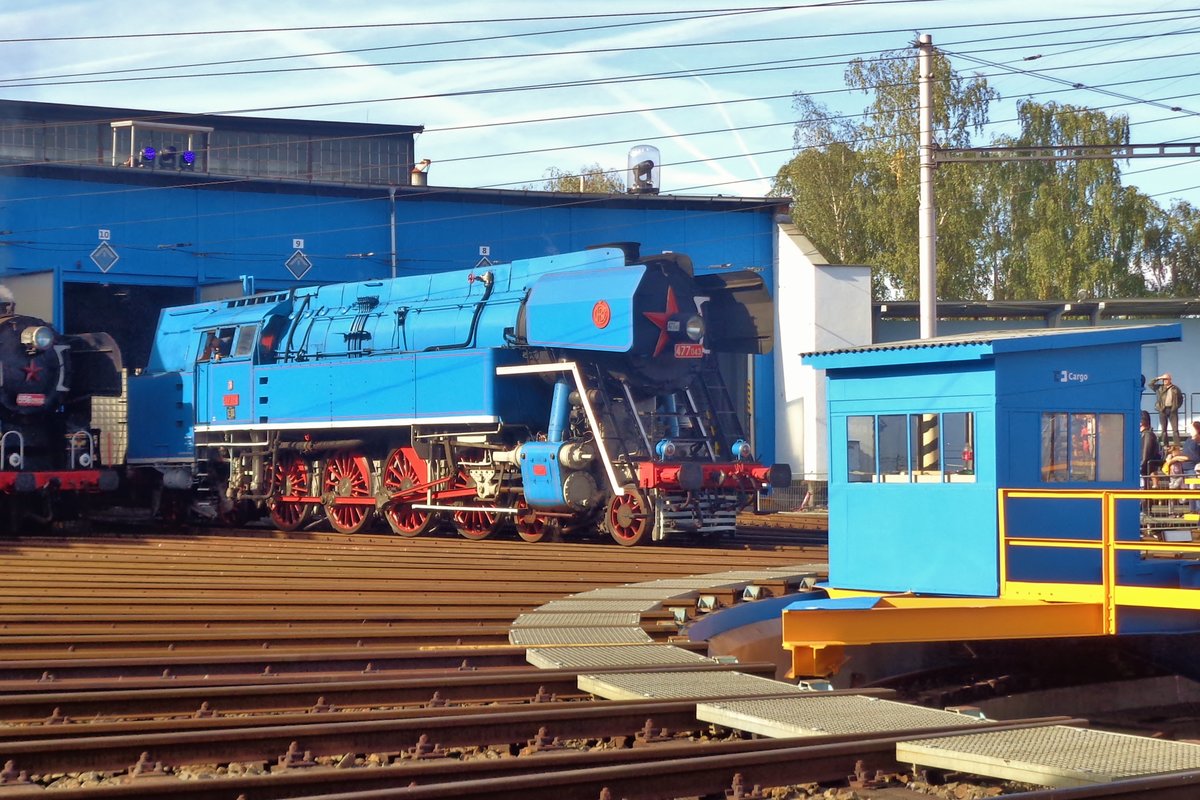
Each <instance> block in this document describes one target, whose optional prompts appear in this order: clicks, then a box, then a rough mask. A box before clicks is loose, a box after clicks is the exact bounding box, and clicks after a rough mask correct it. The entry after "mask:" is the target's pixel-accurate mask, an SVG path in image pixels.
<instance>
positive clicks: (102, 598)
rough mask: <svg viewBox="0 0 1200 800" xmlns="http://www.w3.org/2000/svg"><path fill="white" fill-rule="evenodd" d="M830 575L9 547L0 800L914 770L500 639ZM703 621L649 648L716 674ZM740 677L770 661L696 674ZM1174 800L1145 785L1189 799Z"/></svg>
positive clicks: (247, 547) (275, 547)
mask: <svg viewBox="0 0 1200 800" xmlns="http://www.w3.org/2000/svg"><path fill="white" fill-rule="evenodd" d="M772 535H777V534H772ZM598 555H602V556H603V557H597V556H598ZM823 556H824V553H823V550H821V549H819V548H812V547H807V546H797V545H796V544H791V545H784V544H778V543H770V544H761V543H760V544H755V545H749V546H747V545H746V543H744V542H742V543H739V544H732V545H730V546H727V547H726V548H704V547H663V548H644V549H636V548H634V549H628V548H617V547H596V546H594V545H589V544H558V543H539V544H537V545H529V544H526V543H521V542H493V541H489V542H469V541H465V540H456V539H448V538H447V539H442V538H439V537H430V538H428V539H417V540H402V539H397V538H394V537H387V536H380V537H354V538H346V537H342V536H337V535H332V534H329V535H327V534H306V535H303V536H295V535H292V536H290V537H286V538H283V537H280V536H278V535H276V534H274V533H272V532H265V531H252V532H251V531H248V532H239V534H238V535H226V534H220V533H204V534H190V535H179V536H158V535H146V534H141V535H123V536H95V535H94V536H92V537H90V538H88V539H77V538H55V537H48V538H33V537H27V538H21V539H17V540H13V541H9V542H5V543H2V544H0V795H2V796H3V797H5V798H25V797H34V796H38V797H42V796H45V794H44V792H45V787H47V786H53V787H54V796H57V797H62V798H66V799H67V800H70V799H71V798H75V797H88V798H92V799H93V800H106V798H118V797H120V798H135V797H162V796H166V795H169V796H172V797H177V796H178V797H189V798H191V797H195V798H201V797H203V798H218V797H220V798H229V800H235V798H238V797H243V798H245V800H254V798H281V797H318V796H327V797H338V798H360V797H361V798H367V797H390V796H397V797H400V796H403V797H456V798H458V797H521V798H536V797H555V798H566V797H579V798H592V799H593V800H594V799H595V798H603V797H613V798H617V797H630V798H632V797H662V798H666V797H675V796H695V795H713V794H716V795H721V794H723V793H726V792H728V793H729V796H731V797H747V798H750V797H754V796H755V794H754V789H753V787H754V785H755V784H760V785H762V786H783V785H789V784H804V783H813V782H822V781H828V782H844V781H845V779H846V778H845V776H846V775H854V774H861V775H865V774H867V772H870V773H871V774H874V771H875V770H883V771H885V772H888V771H893V772H896V771H903V770H904V768H903V766H902V765H899V764H897V763H895V743H896V741H899V740H900V739H902V738H906V739H913V738H919V737H922V736H932V735H937V734H943V735H944V734H946V733H949V732H951V730H950V729H948V728H947V729H943V728H924V729H911V730H905V731H900V732H896V731H889V732H888V733H887V734H886V735H883V734H880V735H874V736H863V735H855V736H847V735H843V736H818V737H811V738H808V739H804V740H795V739H781V740H759V739H746V738H745V737H744V736H743V735H739V734H737V733H736V732H734V731H730V730H728V729H723V728H721V727H720V726H713V725H711V724H707V723H702V722H700V721H698V719H697V717H696V698H694V697H689V698H686V699H670V700H654V699H643V700H603V699H599V698H597V697H594V696H592V695H590V694H589V693H588V692H586V691H583V690H581V689H580V688H579V685H580V680H579V679H580V675H581V670H579V669H535V668H534V667H531V666H530V665H529V664H528V663H526V660H525V648H523V647H515V646H513V645H511V644H509V643H508V637H507V634H508V631H509V630H510V627H511V625H512V624H513V622H514V620H516V619H517V618H518V617H520V616H521V615H523V614H529V613H530V612H532V611H534V610H535V609H537V608H538V607H539V606H541V605H542V604H544V603H546V602H550V601H554V600H558V599H560V598H563V597H567V596H571V595H574V594H577V593H581V592H585V591H588V590H592V589H597V588H600V589H603V588H606V587H608V588H612V587H622V586H625V585H627V584H630V583H636V582H641V581H655V580H671V579H688V578H690V576H695V575H702V574H710V573H716V572H723V571H726V570H738V569H747V570H749V569H769V568H771V567H791V566H793V565H796V564H818V565H819V564H820V562H821V561H822V560H823ZM758 588H760V589H762V590H763V591H764V592H765V593H766V594H767V595H770V594H772V593H779V592H782V591H785V590H786V589H787V588H789V584H786V583H785V582H780V583H778V585H776V584H773V583H771V582H770V581H766V582H765V583H764V584H763V586H760V587H758ZM712 594H713V597H715V598H717V599H716V601H715V602H716V603H717V605H718V606H719V605H722V604H734V603H737V602H739V601H740V597H739V596H738V593H737V592H736V591H733V592H724V593H722V592H713V593H712ZM756 596H757V595H756ZM710 601H711V598H710ZM705 608H706V606H703V605H702V604H700V603H699V602H697V598H695V597H692V598H690V599H689V598H687V597H685V598H683V599H682V600H679V599H677V600H674V601H672V604H670V606H667V605H664V606H663V607H662V608H656V609H652V610H649V611H644V612H642V613H641V614H640V616H639V619H640V623H639V624H640V628H641V630H642V631H644V632H645V633H646V635H647V636H648V637H649V638H650V639H651V640H652V641H660V642H665V641H668V640H671V641H674V643H675V644H676V646H678V647H681V648H682V649H684V650H690V651H692V652H698V653H704V652H706V645H705V644H704V643H702V642H688V641H686V639H685V637H684V636H683V632H684V631H686V628H687V627H688V625H689V624H690V623H691V622H692V621H693V620H694V619H696V618H697V617H699V616H702V615H703V614H704V613H706V612H705ZM606 669H609V668H607V667H589V668H588V669H587V672H588V673H603V672H604V671H605V670H606ZM613 669H615V668H613ZM672 669H673V668H670V669H668V668H662V667H621V668H620V671H621V672H631V671H633V672H639V673H648V674H649V675H652V676H654V675H658V674H659V673H668V674H663V675H662V680H663V681H670V680H672V678H671V677H670V675H669V673H670V672H671V671H672ZM734 669H736V671H737V672H738V673H741V674H743V675H751V676H753V675H758V676H763V677H772V676H773V675H774V674H775V673H776V671H777V665H776V663H775V662H773V661H763V662H751V663H745V662H743V663H740V664H736V665H735V664H731V663H708V664H703V665H698V666H697V665H692V666H689V670H692V671H696V672H701V673H709V674H716V673H724V672H728V671H731V670H734ZM781 687H782V688H783V689H787V690H788V691H794V688H793V687H788V686H786V685H782V684H781ZM856 694H862V692H861V691H859V692H856ZM868 694H871V692H868ZM874 694H875V695H876V696H879V697H887V696H890V695H891V692H890V691H888V690H876V691H875V692H874ZM705 697H706V698H707V699H710V700H711V699H720V696H719V695H718V696H714V697H709V696H707V695H706V696H705ZM1060 721H1062V720H1045V719H1030V720H1019V721H1010V722H1008V723H1004V725H1005V726H1009V727H1014V726H1015V727H1021V726H1040V725H1045V724H1048V723H1049V722H1060ZM856 770H857V772H856ZM189 778H190V779H193V780H186V779H189ZM197 778H203V779H205V780H194V779H197ZM218 778H219V779H218ZM1179 780H1182V779H1176V784H1174V785H1173V786H1172V787H1157V788H1155V787H1152V788H1155V791H1159V792H1160V793H1161V794H1160V796H1163V797H1170V796H1172V795H1171V794H1170V792H1171V791H1181V789H1180V788H1179V787H1181V786H1182V787H1184V788H1187V789H1195V788H1196V785H1197V784H1183V783H1179ZM860 796H862V797H868V796H869V795H867V794H862V795H860ZM1080 796H1081V797H1083V796H1091V795H1080ZM1095 796H1100V795H1095ZM1177 796H1183V795H1177ZM1189 796H1190V795H1189Z"/></svg>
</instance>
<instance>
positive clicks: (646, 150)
mask: <svg viewBox="0 0 1200 800" xmlns="http://www.w3.org/2000/svg"><path fill="white" fill-rule="evenodd" d="M661 163H662V156H661V155H660V154H659V152H658V148H657V147H655V146H654V145H649V144H638V145H634V146H633V147H631V148H630V149H629V180H628V185H629V189H628V192H629V194H658V187H659V165H660V164H661Z"/></svg>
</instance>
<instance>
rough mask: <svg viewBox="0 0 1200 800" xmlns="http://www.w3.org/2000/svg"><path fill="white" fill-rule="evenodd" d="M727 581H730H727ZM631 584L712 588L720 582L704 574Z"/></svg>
mask: <svg viewBox="0 0 1200 800" xmlns="http://www.w3.org/2000/svg"><path fill="white" fill-rule="evenodd" d="M726 583H729V582H728V581H726ZM629 585H630V586H644V587H647V588H656V587H657V588H661V589H681V590H684V591H686V590H689V589H711V588H712V587H713V586H720V585H722V584H720V583H714V582H713V580H712V579H711V578H705V577H703V576H701V577H697V578H673V579H670V580H667V579H663V580H658V581H642V582H641V583H631V584H629Z"/></svg>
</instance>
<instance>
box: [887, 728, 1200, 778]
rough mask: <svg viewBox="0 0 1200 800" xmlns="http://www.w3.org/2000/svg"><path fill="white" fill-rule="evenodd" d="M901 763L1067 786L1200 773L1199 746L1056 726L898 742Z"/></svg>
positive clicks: (897, 756) (897, 747)
mask: <svg viewBox="0 0 1200 800" xmlns="http://www.w3.org/2000/svg"><path fill="white" fill-rule="evenodd" d="M896 760H897V761H899V762H901V763H911V764H916V765H918V766H923V767H935V768H937V769H947V770H954V771H958V772H968V773H971V774H973V775H986V776H989V777H994V778H1001V779H1004V780H1014V781H1022V782H1024V783H1034V784H1041V785H1043V786H1049V787H1052V788H1065V787H1070V786H1091V785H1094V784H1100V783H1109V782H1111V781H1116V780H1121V779H1126V778H1136V777H1146V776H1149V775H1161V774H1165V773H1171V772H1181V771H1184V770H1194V769H1200V744H1188V743H1186V742H1172V741H1167V740H1163V739H1151V738H1149V737H1145V736H1127V735H1124V734H1119V733H1108V732H1106V731H1097V730H1092V729H1090V728H1072V727H1069V726H1066V725H1055V726H1051V727H1045V728H1028V729H1024V730H1009V731H994V732H990V733H985V732H980V733H972V734H970V735H967V736H947V737H941V738H937V739H921V740H918V741H911V742H899V743H898V744H897V745H896Z"/></svg>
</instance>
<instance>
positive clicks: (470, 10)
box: [0, 0, 1200, 206]
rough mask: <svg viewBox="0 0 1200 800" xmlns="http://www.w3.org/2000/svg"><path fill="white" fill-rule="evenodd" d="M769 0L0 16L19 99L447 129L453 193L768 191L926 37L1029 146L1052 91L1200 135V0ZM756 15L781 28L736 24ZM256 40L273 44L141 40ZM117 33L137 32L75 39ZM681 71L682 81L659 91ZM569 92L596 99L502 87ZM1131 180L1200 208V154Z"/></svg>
mask: <svg viewBox="0 0 1200 800" xmlns="http://www.w3.org/2000/svg"><path fill="white" fill-rule="evenodd" d="M759 2H761V3H763V4H764V5H762V6H755V5H754V4H753V3H750V2H736V0H725V2H713V1H712V0H678V1H677V2H657V3H654V2H646V1H645V0H642V2H636V3H635V2H628V1H627V0H606V1H605V2H600V1H599V0H577V1H576V2H574V3H562V2H557V3H552V2H543V1H542V0H523V1H522V2H513V3H507V4H496V3H492V2H482V1H479V2H476V0H447V2H443V3H440V4H433V3H421V4H417V3H398V2H391V3H379V2H365V1H363V0H339V1H338V2H336V3H334V2H312V1H310V2H300V1H299V0H293V1H292V2H287V0H283V1H280V2H273V3H269V4H262V3H249V2H232V1H231V0H210V1H209V2H207V3H205V4H202V5H196V4H170V3H165V4H151V5H144V4H143V5H134V6H129V7H118V6H114V5H113V4H112V3H111V2H105V3H101V2H98V0H74V1H72V0H66V1H65V2H55V3H45V2H28V0H0V8H3V9H4V12H5V13H4V19H5V26H4V30H3V31H2V32H0V39H4V40H5V41H3V42H0V48H2V49H0V54H2V56H3V57H2V59H0V63H3V64H4V65H5V66H4V68H3V70H2V72H0V97H4V98H7V99H14V100H21V99H28V100H38V101H46V102H59V103H77V104H94V105H113V106H123V107H132V108H146V109H154V110H165V111H178V112H184V113H203V112H214V113H230V112H234V113H248V114H252V115H255V116H280V117H290V118H309V119H330V120H346V121H355V122H380V123H394V124H413V125H424V126H425V127H426V132H425V133H424V134H422V135H420V136H419V137H418V140H417V156H418V158H429V159H431V160H432V161H433V166H432V167H431V171H430V177H431V180H430V182H431V183H432V184H434V185H443V186H464V187H472V186H494V187H514V188H515V187H519V186H523V185H526V184H530V183H536V182H538V181H540V180H541V179H542V178H543V176H544V173H545V170H546V169H547V168H548V167H552V166H553V167H558V168H562V169H567V170H572V169H575V168H577V167H579V166H581V165H583V164H591V163H599V164H601V165H602V166H604V167H606V168H614V169H615V168H620V167H623V166H624V165H625V162H626V154H627V152H628V150H629V148H630V146H631V145H632V144H634V143H637V142H645V143H648V144H653V145H654V146H656V147H658V148H659V150H660V151H661V152H662V159H663V170H662V182H663V190H664V191H666V192H675V193H685V194H725V195H743V196H758V195H762V194H765V193H766V192H767V191H768V190H769V188H770V178H771V176H772V175H773V174H774V173H775V172H776V170H777V169H778V168H779V166H780V165H781V164H783V163H784V162H785V161H786V160H787V159H788V158H789V157H790V154H791V146H792V131H793V123H794V120H795V112H794V110H793V108H792V103H791V99H790V95H791V93H792V92H795V91H805V92H809V93H813V94H815V95H816V96H817V97H818V99H820V100H821V101H822V102H824V103H826V104H827V105H829V106H830V107H831V108H833V109H834V110H835V111H838V112H842V113H855V112H858V111H860V110H861V109H862V107H863V105H864V104H865V100H866V98H865V97H864V96H863V95H861V94H856V95H851V94H849V93H848V92H845V91H842V90H843V89H844V83H843V80H842V74H843V71H844V68H845V63H846V61H847V60H848V59H850V58H853V57H856V56H858V57H870V56H872V55H874V54H877V53H879V52H882V51H884V50H890V49H898V48H903V47H905V46H907V45H908V44H909V43H910V42H911V41H912V39H913V36H914V33H916V32H925V33H930V34H932V35H933V39H934V43H935V44H936V45H938V46H940V47H942V48H944V49H945V50H946V51H948V52H949V54H950V57H951V60H952V63H953V64H954V66H955V67H956V69H958V70H959V71H960V72H963V73H968V74H969V73H974V72H981V73H984V74H986V75H987V76H988V79H989V81H990V82H991V84H992V85H993V86H994V87H995V88H996V89H997V90H998V91H999V92H1000V93H1001V95H1002V97H1003V98H1004V100H1003V102H1001V103H999V104H997V105H996V106H994V107H993V109H992V119H993V120H994V121H995V124H994V125H993V126H992V127H991V128H990V129H989V132H988V134H991V133H997V132H1005V133H1012V132H1013V131H1014V128H1013V126H1012V124H1011V122H1008V121H1009V120H1011V119H1012V117H1013V116H1014V104H1015V101H1016V100H1019V99H1020V98H1023V97H1028V96H1032V97H1034V98H1036V99H1038V100H1040V101H1050V100H1055V101H1058V102H1062V103H1072V104H1077V105H1089V106H1092V107H1104V108H1106V109H1108V110H1109V111H1110V112H1112V113H1117V112H1119V113H1125V114H1128V115H1129V117H1130V118H1131V120H1132V121H1133V123H1134V127H1133V140H1134V142H1136V143H1157V142H1167V141H1196V140H1200V132H1197V130H1196V124H1195V123H1196V117H1197V113H1198V112H1200V96H1197V92H1196V91H1194V90H1193V89H1192V86H1193V85H1195V84H1196V80H1195V77H1194V73H1196V72H1200V0H1197V2H1196V3H1195V4H1190V3H1188V2H1153V0H1152V2H1150V3H1148V4H1146V5H1145V6H1138V7H1137V10H1138V11H1139V12H1144V13H1145V12H1161V13H1145V15H1144V16H1108V15H1128V14H1129V12H1130V10H1131V8H1133V7H1134V6H1133V5H1132V4H1130V3H1128V2H1127V0H1126V1H1125V2H1116V0H1094V1H1093V2H1064V3H1058V4H1047V3H1034V2H1027V0H990V1H989V0H924V1H922V0H912V1H910V2H898V1H895V0H893V1H892V2H888V1H887V0H880V1H878V2H857V3H856V2H852V0H851V1H848V2H842V3H836V2H835V3H825V4H822V5H817V4H811V3H810V4H803V3H782V2H777V0H759ZM754 8H758V9H768V10H755V11H741V12H738V13H731V12H730V11H729V10H731V9H754ZM645 12H663V13H662V14H658V15H647V14H645ZM566 15H571V16H573V17H575V18H566ZM581 15H610V16H604V17H596V18H580V17H581ZM498 17H507V18H510V19H509V21H503V22H490V21H488V20H494V19H496V18H498ZM516 18H521V19H516ZM1037 20H1048V21H1044V22H1040V21H1037ZM1030 21H1037V22H1030ZM267 28H271V29H288V30H269V31H268V30H263V29H267ZM301 28H305V29H303V30H302V29H301ZM233 29H256V32H253V33H227V34H215V35H194V36H144V35H140V34H158V33H180V32H203V31H228V30H233ZM96 36H111V37H116V38H100V39H96V38H82V39H81V38H75V39H69V40H58V41H55V40H54V39H58V38H60V37H96ZM19 39H29V40H32V41H15V40H19ZM1034 56H1037V58H1033V59H1032V60H1031V57H1034ZM464 59H472V60H464ZM193 65H195V66H193ZM199 65H204V66H199ZM721 72H723V73H726V74H714V73H721ZM198 73H208V74H205V75H198ZM212 73H225V74H212ZM660 73H675V74H678V75H680V76H681V77H677V78H674V79H671V80H647V79H646V78H647V77H649V76H652V75H656V74H660ZM164 75H170V76H178V75H193V77H170V78H165V79H164V78H162V77H161V76H164ZM155 76H159V77H157V78H156V79H148V78H151V77H155ZM556 81H562V82H580V81H582V82H585V85H583V86H578V85H576V86H571V87H563V88H551V89H534V88H525V89H522V90H520V91H497V90H501V89H509V88H513V87H531V86H534V85H538V84H545V83H549V82H556ZM664 106H687V107H686V108H673V109H665V108H663V107H664ZM650 109H659V110H650ZM1172 109H1177V110H1172ZM613 112H620V113H613ZM533 120H539V121H533ZM985 136H986V135H985ZM979 143H980V144H985V143H986V141H984V140H982V139H981V140H980V142H979ZM1123 170H1124V171H1125V175H1126V182H1127V183H1130V184H1133V185H1136V186H1138V187H1139V188H1140V189H1142V190H1143V191H1145V192H1147V193H1149V194H1151V195H1153V196H1154V197H1155V199H1156V200H1157V201H1158V202H1159V203H1160V204H1162V205H1164V206H1165V205H1168V204H1169V203H1170V201H1171V200H1172V199H1173V198H1176V197H1178V198H1182V199H1187V200H1189V201H1191V202H1193V203H1195V204H1198V205H1200V168H1198V165H1197V161H1195V160H1192V159H1171V160H1148V159H1147V160H1139V161H1133V162H1130V163H1128V164H1125V165H1123Z"/></svg>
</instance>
